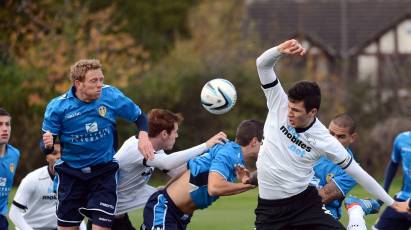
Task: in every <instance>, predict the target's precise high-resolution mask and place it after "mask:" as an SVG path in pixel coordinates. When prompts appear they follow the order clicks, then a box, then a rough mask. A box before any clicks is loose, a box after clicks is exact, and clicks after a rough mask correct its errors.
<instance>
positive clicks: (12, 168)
mask: <svg viewBox="0 0 411 230" xmlns="http://www.w3.org/2000/svg"><path fill="white" fill-rule="evenodd" d="M9 169H10V172H11V173H14V163H10V164H9Z"/></svg>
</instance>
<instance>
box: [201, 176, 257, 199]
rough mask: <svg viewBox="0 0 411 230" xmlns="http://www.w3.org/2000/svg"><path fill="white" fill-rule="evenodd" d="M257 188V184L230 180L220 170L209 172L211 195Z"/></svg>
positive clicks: (209, 190)
mask: <svg viewBox="0 0 411 230" xmlns="http://www.w3.org/2000/svg"><path fill="white" fill-rule="evenodd" d="M253 188H255V185H251V184H243V183H231V182H228V181H227V180H226V179H225V178H224V177H223V176H222V175H221V174H219V173H218V172H210V173H209V174H208V194H210V196H230V195H235V194H239V193H242V192H245V191H248V190H250V189H253Z"/></svg>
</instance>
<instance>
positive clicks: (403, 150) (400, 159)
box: [391, 131, 411, 200]
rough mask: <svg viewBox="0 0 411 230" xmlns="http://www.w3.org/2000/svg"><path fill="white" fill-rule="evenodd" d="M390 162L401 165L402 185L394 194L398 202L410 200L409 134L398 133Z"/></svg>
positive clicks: (410, 156)
mask: <svg viewBox="0 0 411 230" xmlns="http://www.w3.org/2000/svg"><path fill="white" fill-rule="evenodd" d="M391 160H392V161H393V162H394V163H398V164H399V163H401V164H402V173H403V176H402V178H403V180H402V181H403V182H402V183H403V184H402V188H401V191H400V192H398V193H397V194H396V196H397V198H398V199H400V200H407V199H408V198H411V132H410V131H408V132H403V133H400V134H399V135H398V136H397V137H396V138H395V140H394V144H393V147H392V153H391Z"/></svg>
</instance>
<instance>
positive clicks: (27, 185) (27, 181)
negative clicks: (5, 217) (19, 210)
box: [13, 174, 36, 208]
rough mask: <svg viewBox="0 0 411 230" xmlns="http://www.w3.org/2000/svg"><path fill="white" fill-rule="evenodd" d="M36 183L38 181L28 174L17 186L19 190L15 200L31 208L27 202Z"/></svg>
mask: <svg viewBox="0 0 411 230" xmlns="http://www.w3.org/2000/svg"><path fill="white" fill-rule="evenodd" d="M35 184H36V182H35V181H33V178H32V177H31V176H30V174H29V175H27V176H26V177H25V178H24V179H23V180H22V181H21V183H20V186H19V187H18V188H17V192H16V195H15V196H14V199H13V201H14V202H17V203H18V204H20V205H22V206H24V207H25V208H29V207H27V203H28V201H29V200H30V198H31V196H32V193H33V187H34V185H35Z"/></svg>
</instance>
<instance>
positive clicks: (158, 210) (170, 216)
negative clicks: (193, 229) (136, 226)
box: [140, 190, 192, 230]
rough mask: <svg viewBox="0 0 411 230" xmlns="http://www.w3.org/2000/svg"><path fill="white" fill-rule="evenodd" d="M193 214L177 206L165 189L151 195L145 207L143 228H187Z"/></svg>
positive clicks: (157, 229)
mask: <svg viewBox="0 0 411 230" xmlns="http://www.w3.org/2000/svg"><path fill="white" fill-rule="evenodd" d="M191 216H192V215H189V214H184V213H183V212H182V211H181V210H180V209H178V208H177V207H176V205H175V204H174V203H173V201H172V200H171V199H170V197H169V195H168V194H167V192H166V191H165V190H159V191H157V192H155V193H154V194H153V195H151V196H150V198H149V199H148V201H147V203H146V206H145V207H144V222H143V225H141V228H140V229H141V230H151V229H156V230H185V229H186V228H187V224H188V223H190V220H191Z"/></svg>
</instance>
